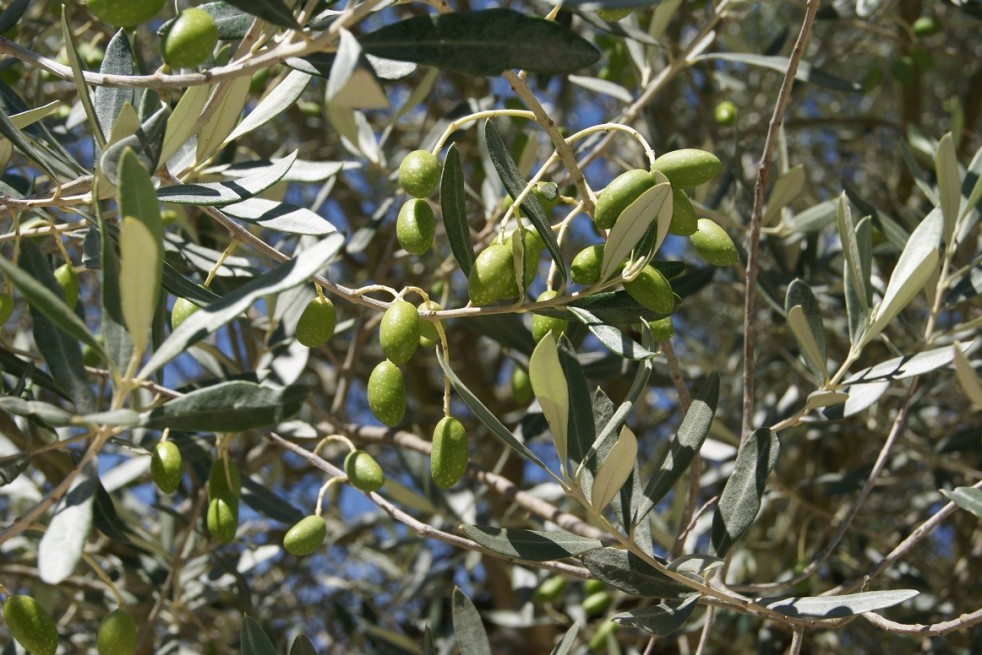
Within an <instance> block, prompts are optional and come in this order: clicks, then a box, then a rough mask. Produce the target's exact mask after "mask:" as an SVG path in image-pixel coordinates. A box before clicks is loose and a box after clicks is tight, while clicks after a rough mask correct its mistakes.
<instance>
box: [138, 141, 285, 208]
mask: <svg viewBox="0 0 982 655" xmlns="http://www.w3.org/2000/svg"><path fill="white" fill-rule="evenodd" d="M296 160H297V151H296V150H294V151H293V152H291V153H290V154H289V155H287V156H286V157H283V158H282V159H278V160H277V161H275V162H273V163H272V164H270V165H269V166H267V167H264V168H260V169H259V170H257V171H254V172H252V173H251V174H250V175H248V176H246V177H241V178H238V179H235V180H227V181H223V182H197V183H194V184H175V185H173V186H167V187H161V188H160V189H158V190H157V198H158V199H160V200H161V201H163V202H171V203H176V204H181V205H207V206H211V207H221V206H223V205H229V204H232V203H237V202H242V201H243V200H247V199H249V198H252V197H253V196H255V195H258V194H260V193H262V192H263V191H265V190H266V189H268V188H270V187H271V186H273V185H274V184H276V183H277V182H279V181H280V180H281V179H283V176H284V175H286V173H287V171H289V170H290V167H291V166H293V163H294V162H295V161H296Z"/></svg>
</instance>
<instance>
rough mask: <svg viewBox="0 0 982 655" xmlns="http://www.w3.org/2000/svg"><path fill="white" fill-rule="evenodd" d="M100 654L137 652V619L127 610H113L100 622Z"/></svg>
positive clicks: (97, 644)
mask: <svg viewBox="0 0 982 655" xmlns="http://www.w3.org/2000/svg"><path fill="white" fill-rule="evenodd" d="M96 649H97V650H98V651H99V655H133V654H134V653H135V652H136V619H134V618H133V616H132V615H131V614H130V613H129V612H127V611H126V610H122V609H118V610H113V611H112V612H110V613H109V614H107V615H106V618H104V619H103V620H102V623H100V624H99V632H98V634H97V635H96Z"/></svg>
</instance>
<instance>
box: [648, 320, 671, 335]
mask: <svg viewBox="0 0 982 655" xmlns="http://www.w3.org/2000/svg"><path fill="white" fill-rule="evenodd" d="M648 329H650V330H651V336H652V338H654V340H655V341H668V340H669V339H671V338H672V335H673V334H675V327H674V326H673V325H672V317H671V316H666V317H664V318H659V319H658V320H655V321H649V322H648Z"/></svg>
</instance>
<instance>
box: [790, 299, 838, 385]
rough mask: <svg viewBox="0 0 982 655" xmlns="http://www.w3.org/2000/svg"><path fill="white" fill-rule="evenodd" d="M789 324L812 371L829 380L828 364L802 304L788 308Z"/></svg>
mask: <svg viewBox="0 0 982 655" xmlns="http://www.w3.org/2000/svg"><path fill="white" fill-rule="evenodd" d="M788 325H789V326H790V327H791V331H792V332H793V333H794V336H795V339H797V340H798V345H799V346H800V347H801V352H802V354H803V355H804V356H805V363H807V364H808V368H810V369H812V372H813V373H815V374H816V375H817V376H818V378H819V379H820V380H828V379H829V371H828V366H827V365H826V362H825V359H824V358H823V357H822V352H821V349H820V348H819V345H818V342H817V341H816V339H815V335H814V333H813V332H812V330H811V326H810V324H809V321H808V318H806V317H805V312H804V310H803V309H802V308H801V305H795V306H794V307H792V308H791V309H789V310H788Z"/></svg>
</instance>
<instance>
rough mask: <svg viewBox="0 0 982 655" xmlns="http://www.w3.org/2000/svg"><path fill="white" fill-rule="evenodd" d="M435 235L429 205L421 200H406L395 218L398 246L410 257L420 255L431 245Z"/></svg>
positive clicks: (434, 223) (433, 219)
mask: <svg viewBox="0 0 982 655" xmlns="http://www.w3.org/2000/svg"><path fill="white" fill-rule="evenodd" d="M435 233H436V219H435V218H434V217H433V210H432V209H431V208H430V205H429V203H427V202H426V201H425V200H423V199H421V198H410V199H409V200H407V201H406V202H405V203H404V204H403V205H402V208H400V209H399V216H398V217H397V218H396V238H397V239H398V240H399V245H400V246H402V247H403V248H405V250H406V252H408V253H409V254H411V255H422V254H424V253H426V252H427V251H428V250H429V249H430V246H432V245H433V235H434V234H435Z"/></svg>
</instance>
